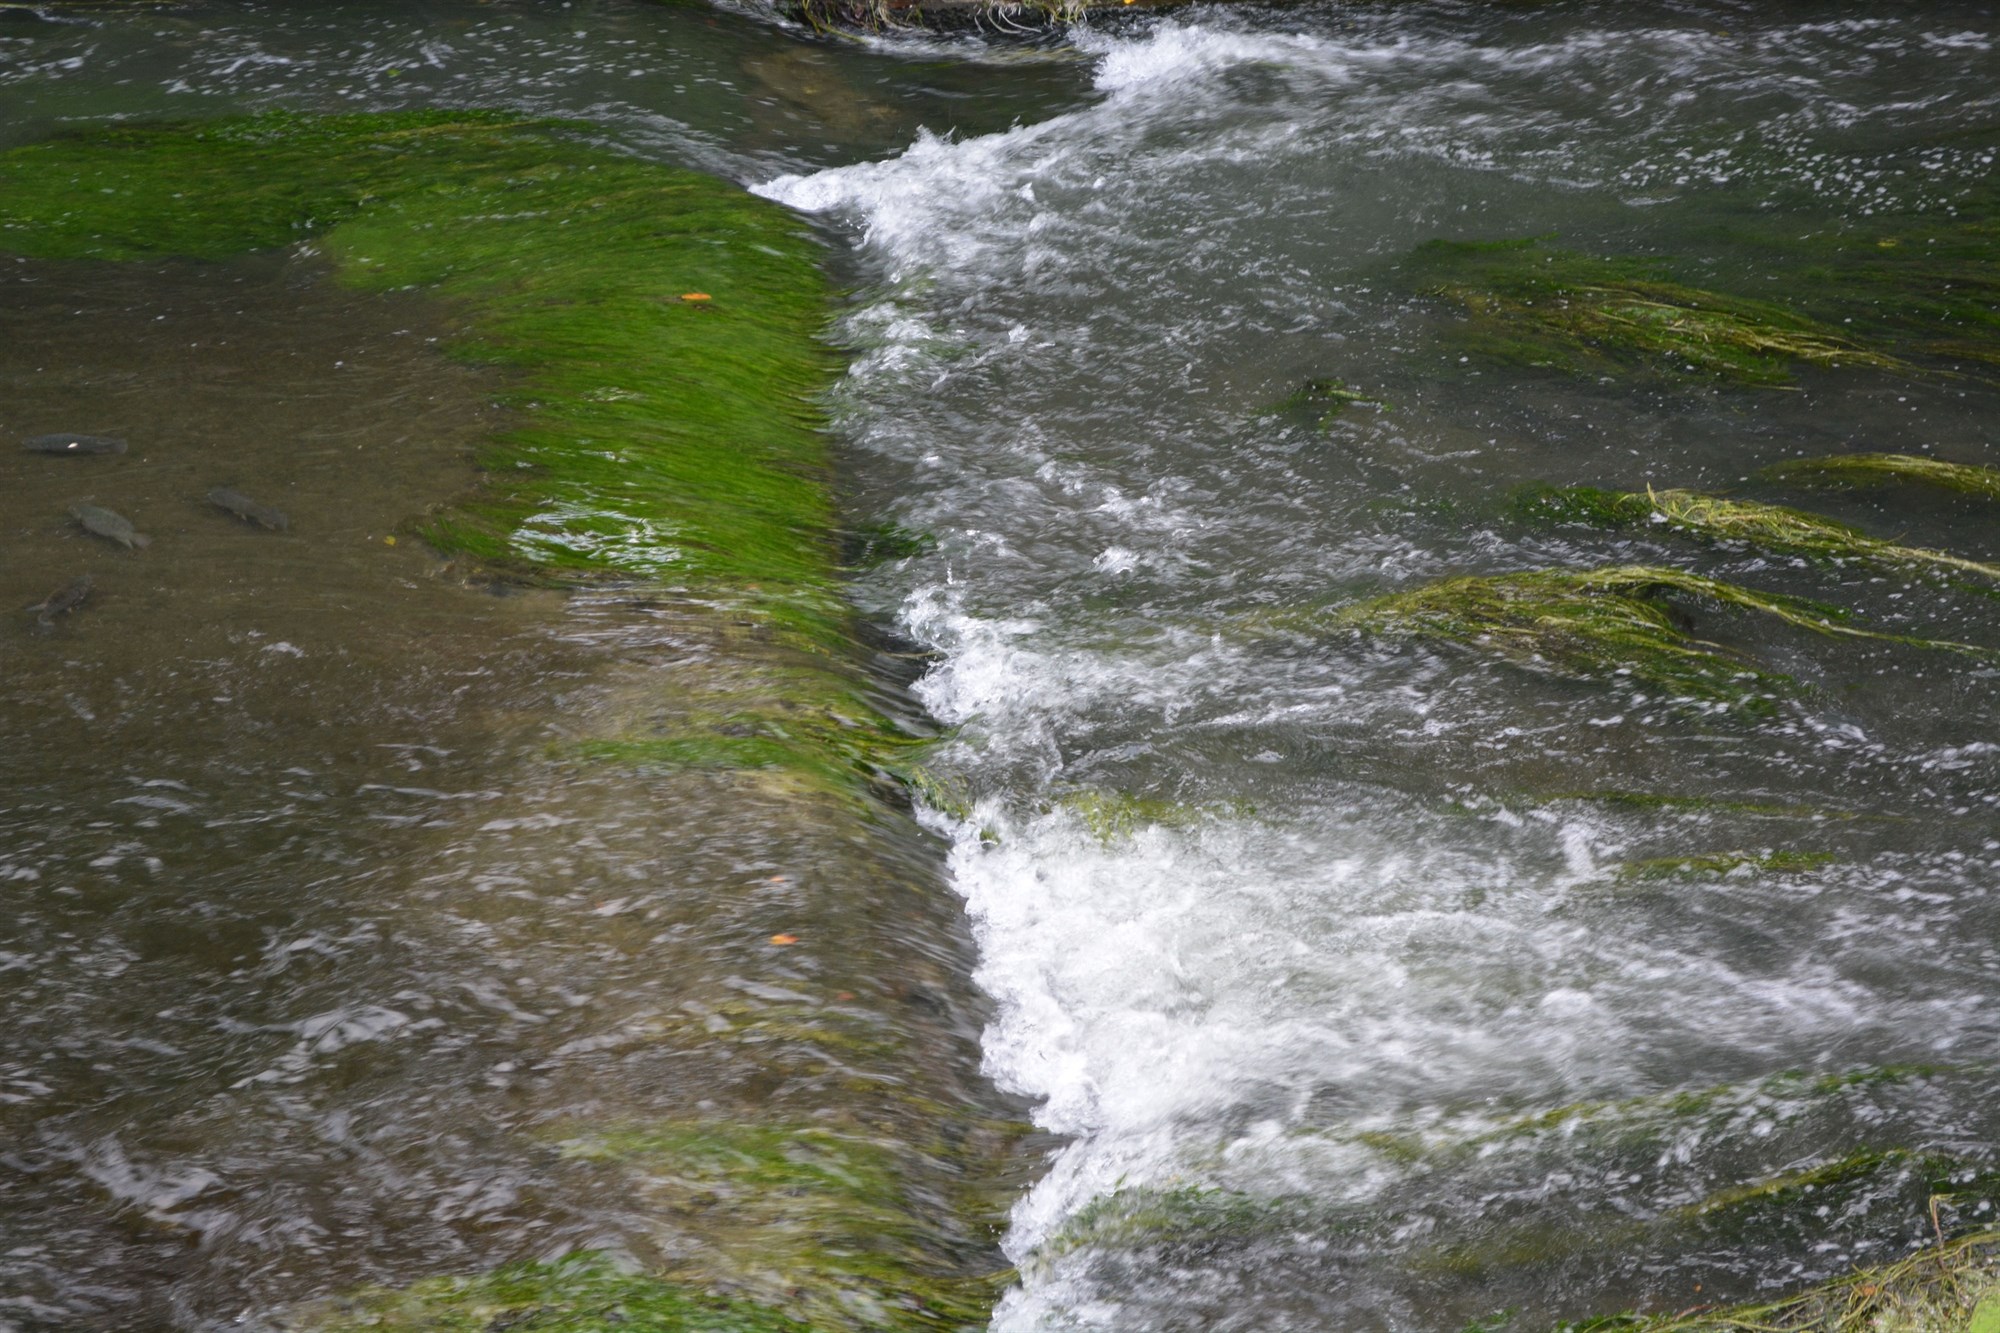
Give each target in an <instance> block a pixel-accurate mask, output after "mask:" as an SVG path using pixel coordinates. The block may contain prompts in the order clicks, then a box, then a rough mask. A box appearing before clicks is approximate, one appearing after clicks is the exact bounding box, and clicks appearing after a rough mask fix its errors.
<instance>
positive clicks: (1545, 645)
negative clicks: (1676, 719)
mask: <svg viewBox="0 0 2000 1333" xmlns="http://www.w3.org/2000/svg"><path fill="white" fill-rule="evenodd" d="M1670 594H1680V595H1682V596H1686V597H1691V598H1695V599H1698V600H1701V601H1706V602H1711V603H1715V604H1718V605H1722V606H1728V607H1734V608H1737V609H1740V610H1745V611H1754V612H1756V613H1758V614H1760V615H1765V616H1770V617H1772V618H1774V619H1777V620H1779V621H1782V622H1784V623H1785V624H1788V625H1793V626H1796V627H1798V628H1800V629H1805V630H1810V631H1811V632H1812V633H1814V634H1822V635H1830V636H1839V637H1843V638H1855V639H1871V640H1880V641H1885V642H1892V643H1908V644H1916V645H1920V646H1923V647H1928V648H1945V649H1954V650H1958V651H1964V652H1972V653H1979V652H1983V651H1984V650H1981V649H1978V648H1973V647H1971V646H1969V645H1965V644H1957V643H1950V642H1947V641H1943V640H1934V639H1917V638H1912V637H1910V636H1907V635H1899V634H1888V633H1883V632H1879V631H1875V630H1867V629H1861V628H1858V627H1856V626H1854V625H1850V624H1845V623H1843V622H1844V621H1845V620H1846V619H1847V613H1846V612H1844V611H1842V610H1840V609H1839V608H1836V607H1830V606H1825V605H1822V604H1820V603H1816V602H1809V601H1806V600H1804V599H1802V598H1796V597H1786V596H1782V595H1780V594H1777V593H1763V592H1756V591H1754V590H1752V589H1749V588H1744V587H1741V586H1739V585H1737V584H1733V583H1727V582H1724V581H1722V580H1720V579H1712V578H1705V577H1703V576H1701V575H1699V574H1690V573H1686V572H1684V571H1682V570H1677V569H1669V568H1665V567H1663V566H1657V565H1613V566H1607V567H1604V568H1600V569H1591V570H1580V571H1572V570H1531V571H1527V572H1523V573H1518V574H1498V575H1465V576H1460V577H1457V578H1448V579H1441V580H1439V581H1438V582H1436V583H1431V584H1426V585H1424V586H1423V587H1420V588H1415V589H1412V590H1410V591H1408V592H1399V593H1392V594H1390V595H1389V596H1386V597H1378V598H1374V599H1372V600H1369V601H1365V602H1361V603H1359V604H1356V605H1349V606H1344V607H1336V608H1332V609H1327V610H1319V611H1313V612H1304V613H1292V614H1289V615H1285V616H1281V617H1274V618H1269V620H1268V621H1267V623H1273V624H1275V625H1277V626H1279V627H1281V628H1291V629H1302V630H1320V631H1324V630H1329V629H1352V630H1360V631H1362V632H1364V633H1368V634H1375V635H1381V636H1384V637H1394V638H1418V639H1428V640H1433V641H1438V642H1445V643H1455V644H1462V645H1465V646H1467V647H1471V648H1476V649H1478V650H1480V651H1483V652H1488V653H1491V654H1493V655H1495V656H1497V657H1500V658H1502V659H1503V660H1505V661H1508V662H1512V663H1514V664H1515V665H1517V666H1522V667H1525V668H1528V669H1531V670H1537V671H1545V672H1549V673H1552V674H1555V675H1560V676H1567V677H1571V678H1576V679H1612V678H1622V679H1627V680H1630V681H1631V682H1633V683H1634V684H1637V685H1642V686H1645V687H1647V688H1649V689H1651V690H1654V691H1658V692H1661V693H1664V694H1666V695H1669V696H1671V697H1673V698H1677V699H1684V700H1690V701H1694V702H1700V703H1714V704H1722V705H1726V706H1730V707H1737V708H1743V709H1747V710H1750V711H1767V710H1768V709H1769V708H1770V707H1771V700H1772V698H1773V697H1774V695H1776V694H1777V693H1780V692H1783V691H1785V690H1788V689H1791V688H1793V687H1794V685H1795V682H1793V681H1792V680H1791V679H1790V678H1789V677H1787V676H1783V675H1780V674H1777V673H1774V672H1770V671H1767V670H1764V669H1763V668H1761V667H1757V666H1755V665H1752V664H1749V663H1747V662H1745V661H1744V660H1743V659H1741V658H1740V657H1738V656H1736V655H1735V654H1734V653H1732V652H1731V651H1730V650H1728V649H1725V648H1723V647H1721V646H1720V645H1718V644H1713V643H1709V642H1706V641H1703V640H1700V639H1697V638H1695V637H1694V635H1693V633H1692V630H1691V627H1690V626H1689V623H1688V621H1687V619H1686V617H1685V616H1684V615H1682V614H1680V613H1678V612H1677V611H1676V610H1675V609H1674V608H1673V607H1672V606H1671V605H1670V604H1669V603H1668V602H1667V601H1666V598H1667V596H1668V595H1670Z"/></svg>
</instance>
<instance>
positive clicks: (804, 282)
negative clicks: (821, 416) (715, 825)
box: [0, 112, 845, 646]
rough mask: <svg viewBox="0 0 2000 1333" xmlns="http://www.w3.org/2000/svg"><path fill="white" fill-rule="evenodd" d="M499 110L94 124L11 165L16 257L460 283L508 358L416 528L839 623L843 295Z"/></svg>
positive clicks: (9, 248) (758, 609)
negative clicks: (835, 353) (832, 316)
mask: <svg viewBox="0 0 2000 1333" xmlns="http://www.w3.org/2000/svg"><path fill="white" fill-rule="evenodd" d="M587 131H588V127H587V126H577V125H572V124H566V123H563V122H557V121H548V120H530V119H523V118H520V117H512V116H506V115H496V114H490V113H489V114H477V113H465V112H408V113H400V114H391V115H355V116H330V117H305V116H296V115H288V114H273V115H264V116H257V117H252V118H248V119H235V120H225V121H219V122H209V123H195V124H169V125H158V126H139V127H131V128H114V129H94V130H91V131H88V132H85V133H82V134H78V135H74V136H69V137H64V138H58V139H54V140H50V141H47V142H43V143H38V144H33V145H29V146H27V147H23V148H17V149H14V150H12V151H10V152H8V153H5V154H4V155H0V251H5V252H11V253H14V254H18V255H23V256H28V257H31V258H40V259H104V260H139V259H157V258H169V257H180V258H189V259H202V260H219V259H225V258H229V257H231V256H234V255H240V254H244V253H247V252H251V251H256V250H266V249H272V248H276V247H279V246H287V245H295V244H298V243H300V242H305V243H307V244H308V245H309V246H310V248H311V250H312V251H315V252H317V253H318V254H319V255H320V256H322V257H323V258H324V259H325V260H326V261H327V262H329V263H330V264H331V266H332V268H333V271H334V274H335V277H336V278H337V280H338V281H340V282H342V283H345V284H348V285H350V286H353V287H356V288H360V289H363V290H369V291H392V290H398V289H413V288H414V289H421V290H423V291H426V292H428V293H431V294H434V295H436V296H439V297H442V298H445V299H446V300H448V301H450V302H452V303H453V304H454V305H455V306H456V307H458V308H459V309H460V310H462V311H463V313H464V314H465V315H466V316H467V317H468V319H469V322H470V325H471V329H472V331H471V332H470V333H469V334H468V335H467V336H466V337H465V338H463V339H462V340H460V341H459V342H458V343H457V345H456V346H454V347H452V348H451V349H450V350H451V351H452V353H453V354H455V355H458V356H461V357H466V358H470V359H474V360H478V361H482V362H487V363H492V364H497V365H501V366H505V367H509V368H512V369H514V370H516V371H517V372H518V387H517V390H516V394H515V401H514V404H513V405H514V406H515V407H516V408H518V409H520V418H521V424H520V425H519V426H518V428H516V429H514V430H512V431H511V432H509V433H508V434H506V435H505V436H504V437H503V438H501V439H499V440H497V441H495V442H494V443H493V445H492V447H491V449H490V451H489V452H488V454H487V455H486V456H485V457H484V458H483V459H482V460H481V461H482V463H483V464H484V465H485V467H486V469H487V471H488V474H489V485H488V487H487V489H486V491H485V493H484V494H482V495H480V496H477V497H475V498H473V499H471V500H469V501H467V502H465V503H463V504H461V505H458V506H455V507H454V508H452V509H451V510H449V511H448V512H446V513H443V514H440V515H437V516H435V517H434V518H433V519H432V521H431V522H430V524H429V526H428V528H427V530H426V533H425V535H426V536H427V537H429V539H430V540H431V541H432V542H434V543H435V544H436V545H438V546H439V547H440V548H442V549H444V550H446V551H451V552H463V553H466V554H468V555H471V556H474V557H477V558H478V559H480V560H482V561H485V562H488V563H489V564H492V565H495V566H498V567H500V568H502V569H506V570H510V571H513V572H515V573H517V574H521V575H524V576H542V577H554V578H558V579H560V578H574V577H589V576H593V575H604V574H610V575H623V576H628V577H637V578H642V579H645V580H648V581H657V582H671V583H673V584H676V585H679V586H683V587H686V588H688V589H689V590H691V591H695V592H705V593H718V592H727V593H728V594H730V595H731V596H732V597H733V598H735V599H739V600H741V601H743V602H745V603H746V604H747V605H748V606H749V608H750V609H752V610H753V611H754V612H755V614H756V615H757V616H758V617H759V618H760V619H763V620H766V621H768V622H770V623H772V624H774V625H777V626H779V627H782V628H783V629H785V630H787V631H790V632H792V633H794V634H797V635H800V636H802V637H804V638H806V639H809V640H812V641H814V642H816V643H818V644H820V645H822V646H828V645H831V644H833V643H835V642H838V641H840V640H842V639H843V638H844V622H845V613H844V611H843V609H842V607H841V603H840V599H839V597H838V594H837V591H836V588H835V583H834V567H835V559H834V548H833V545H832V536H831V534H832V531H833V509H832V504H831V500H830V498H829V495H828V490H827V486H826V480H825V476H824V469H825V458H824V449H823V445H822V443H821V440H820V438H819V436H818V435H817V434H816V432H815V420H814V417H813V415H812V412H811V409H810V407H809V406H808V404H807V401H806V400H807V397H808V396H809V395H810V394H812V393H813V392H814V391H816V390H817V389H819V388H821V387H823V386H824V384H825V383H826V381H827V378H828V376H829V374H830V372H831V369H832V363H831V358H830V356H829V353H828V352H827V350H826V349H825V348H824V346H823V345H822V344H821V343H820V342H819V341H818V340H817V335H818V333H819V330H820V329H821V327H822V325H823V323H824V320H825V317H826V299H827V291H826V284H825V281H824V278H823V277H822V275H821V274H820V271H819V269H818V266H817V257H816V250H815V247H814V245H813V243H812V242H811V240H810V238H809V237H808V236H807V235H806V234H805V231H804V228H803V226H802V224H800V223H799V222H798V221H797V220H796V219H795V218H794V217H793V216H792V215H791V214H789V213H787V212H786V211H784V210H783V209H781V208H779V207H777V206H776V205H773V204H769V203H766V202H765V201H763V200H760V199H757V198H755V197H754V196H752V195H750V194H748V193H747V192H745V191H742V190H739V189H737V188H735V187H734V186H731V185H728V184H726V183H724V182H722V181H718V180H714V179H711V178H709V177H705V176H701V175H697V174H695V173H692V172H686V171H677V170H673V169H670V168H667V167H662V166H658V165H655V164H652V163H648V162H643V161H640V160H637V159H635V158H631V157H627V156H624V155H622V154H618V153H615V152H611V151H609V150H607V149H604V148H602V147H598V146H594V145H592V144H591V143H589V142H588V141H587V140H586V139H585V138H584V137H583V136H584V135H585V134H586V133H587Z"/></svg>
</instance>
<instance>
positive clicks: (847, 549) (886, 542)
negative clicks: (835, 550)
mask: <svg viewBox="0 0 2000 1333" xmlns="http://www.w3.org/2000/svg"><path fill="white" fill-rule="evenodd" d="M937 544H938V542H937V537H936V536H935V535H934V534H932V533H928V532H918V531H917V530H916V529H914V528H906V527H904V526H903V525H902V524H900V523H870V524H864V525H863V526H861V527H858V528H850V529H849V530H848V531H847V532H846V533H845V534H844V540H843V542H842V549H841V563H842V564H843V565H845V566H846V567H847V568H849V569H873V568H875V567H876V566H877V565H886V564H890V563H892V562H894V561H897V560H912V559H915V558H916V557H918V556H924V555H929V554H930V553H931V552H933V551H935V550H937Z"/></svg>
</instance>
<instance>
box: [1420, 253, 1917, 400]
mask: <svg viewBox="0 0 2000 1333" xmlns="http://www.w3.org/2000/svg"><path fill="white" fill-rule="evenodd" d="M1410 264H1411V268H1412V269H1413V271H1414V273H1415V274H1416V275H1417V276H1418V278H1419V280H1420V281H1422V282H1424V284H1425V286H1426V287H1427V289H1428V290H1429V291H1430V292H1432V293H1433V294H1434V295H1438V296H1442V297H1444V298H1446V299H1448V300H1450V301H1452V302H1454V303H1456V304H1457V305H1459V306H1461V307H1462V308H1463V309H1464V310H1465V311H1466V312H1467V314H1468V315H1470V316H1471V317H1472V324H1473V328H1472V329H1471V330H1470V333H1471V335H1472V342H1473V344H1474V345H1475V346H1476V347H1477V348H1479V350H1481V351H1483V352H1485V353H1487V354H1489V355H1492V356H1494V357H1496V358H1498V359H1501V360H1507V361H1514V362H1518V363H1523V364H1528V365H1540V366H1549V367H1552V368H1556V369H1561V370H1566V371H1569V372H1570V373H1572V374H1596V373H1601V372H1603V371H1605V370H1607V369H1610V368H1614V367H1615V366H1617V365H1618V364H1620V363H1625V364H1634V363H1651V364H1653V365H1654V366H1655V367H1656V368H1659V369H1666V370H1679V371H1683V372H1685V371H1694V372H1697V373H1701V374H1706V375H1709V376H1713V377H1716V378H1720V379H1726V380H1733V381H1736V382H1738V383H1742V384H1752V385H1762V386H1765V387H1782V386H1784V385H1785V384H1786V383H1787V381H1788V380H1789V378H1790V368H1791V367H1792V366H1793V365H1794V364H1798V363H1805V364H1809V365H1818V366H1828V367H1833V366H1870V367H1874V368H1876V369H1880V370H1893V371H1904V372H1907V371H1909V370H1910V369H1911V367H1910V366H1909V365H1908V364H1907V363H1906V362H1904V361H1903V360H1901V359H1900V358H1898V357H1895V356H1891V355H1890V354H1888V353H1886V352H1883V351H1879V350H1876V349H1874V348H1870V347H1867V346H1864V345H1862V344H1860V343H1857V342H1855V341H1854V340H1853V339H1852V338H1849V337H1847V336H1846V335H1845V334H1843V333H1842V332H1841V331H1840V330H1839V329H1836V328H1834V327H1832V326H1830V325H1826V324H1822V323H1819V322H1818V321H1815V320H1812V319H1809V318H1807V317H1805V316H1804V315H1801V314H1799V313H1797V312H1796V311H1793V310H1791V309H1788V308H1787V307H1785V306H1783V305H1779V304H1776V303H1773V302H1769V301H1758V300H1752V299H1749V298H1745V297H1738V296H1730V295H1727V294H1725V293H1722V292H1715V291H1708V290H1705V289H1703V288H1699V287H1692V286H1688V285H1686V284H1684V283H1679V282H1675V281H1673V280H1672V278H1671V277H1670V276H1669V275H1668V274H1667V272H1666V271H1665V269H1664V268H1663V267H1662V266H1661V265H1660V264H1659V263H1657V262H1655V261H1650V260H1644V259H1602V258H1597V257H1595V256H1591V255H1579V254H1573V253H1570V252H1568V251H1562V250H1549V249H1544V248H1542V247H1541V246H1540V244H1539V242H1538V241H1536V240H1533V239H1530V240H1521V241H1499V242H1480V243H1462V242H1443V241H1436V242H1432V243H1431V244H1429V245H1426V246H1423V247H1421V248H1419V249H1418V251H1417V252H1416V254H1415V255H1414V256H1412V258H1411V261H1410Z"/></svg>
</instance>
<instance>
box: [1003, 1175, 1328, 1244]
mask: <svg viewBox="0 0 2000 1333" xmlns="http://www.w3.org/2000/svg"><path fill="white" fill-rule="evenodd" d="M1359 1226H1360V1224H1359V1223H1358V1222H1357V1221H1356V1220H1355V1219H1353V1218H1351V1217H1347V1216H1343V1215H1341V1214H1338V1213H1336V1212H1334V1211H1333V1210H1330V1209H1329V1208H1328V1207H1327V1206H1326V1205H1324V1204H1321V1203H1319V1202H1318V1201H1316V1200H1314V1199H1312V1198H1311V1197H1309V1196H1306V1195H1282V1196H1278V1197H1263V1196H1259V1195H1253V1194H1245V1193H1242V1192H1240V1191H1236V1190H1226V1189H1215V1188H1210V1187H1207V1186H1196V1185H1169V1186H1127V1187H1124V1188H1121V1189H1118V1190H1114V1191H1113V1192H1112V1193H1110V1194H1106V1195H1102V1196H1100V1197H1098V1198H1096V1199H1093V1200H1091V1201H1090V1202H1089V1203H1088V1204H1086V1205H1084V1206H1083V1207H1082V1208H1081V1209H1079V1210H1078V1211H1077V1213H1076V1215H1075V1216H1074V1217H1072V1218H1070V1220H1069V1221H1068V1222H1066V1223H1065V1224H1064V1225H1063V1227H1062V1228H1061V1229H1060V1230H1059V1231H1057V1232H1056V1233H1055V1235H1053V1236H1051V1237H1050V1238H1049V1239H1048V1240H1047V1241H1045V1242H1044V1243H1043V1244H1042V1246H1041V1247H1040V1249H1038V1250H1037V1251H1036V1254H1035V1262H1037V1263H1047V1262H1049V1261H1050V1260H1053V1259H1056V1258H1059V1257H1060V1256H1062V1255H1064V1254H1068V1253H1071V1252H1073V1251H1076V1250H1080V1249H1084V1248H1086V1247H1089V1248H1115V1249H1121V1250H1136V1249H1166V1250H1173V1251H1181V1252H1185V1251H1189V1250H1196V1249H1199V1248H1202V1247H1205V1246H1210V1245H1214V1244H1216V1243H1219V1242H1223V1241H1230V1242H1238V1243H1240V1242H1242V1241H1245V1240H1254V1239H1257V1238H1259V1237H1272V1238H1281V1237H1288V1236H1298V1235H1311V1236H1327V1235H1334V1234H1342V1233H1347V1232H1353V1231H1356V1230H1358V1229H1359Z"/></svg>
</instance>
